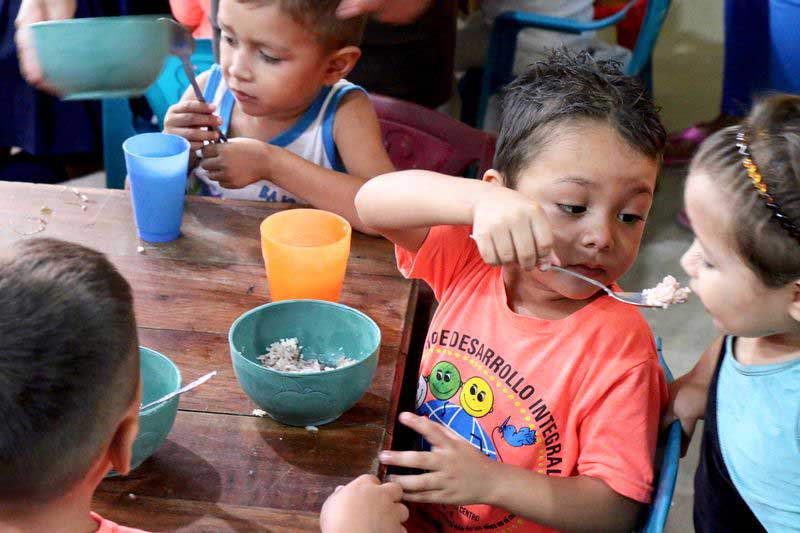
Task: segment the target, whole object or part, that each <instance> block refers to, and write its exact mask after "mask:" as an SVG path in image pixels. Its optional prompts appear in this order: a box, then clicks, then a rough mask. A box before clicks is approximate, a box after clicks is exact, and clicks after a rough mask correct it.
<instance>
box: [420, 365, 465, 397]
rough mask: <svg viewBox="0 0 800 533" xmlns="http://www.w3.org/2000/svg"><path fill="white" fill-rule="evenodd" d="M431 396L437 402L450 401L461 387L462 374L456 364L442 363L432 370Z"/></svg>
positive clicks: (430, 377) (429, 378)
mask: <svg viewBox="0 0 800 533" xmlns="http://www.w3.org/2000/svg"><path fill="white" fill-rule="evenodd" d="M428 382H429V383H430V389H431V394H433V397H434V398H436V399H437V400H449V399H450V398H452V397H453V396H455V394H456V392H458V388H459V387H460V386H461V374H460V373H459V372H458V368H456V367H455V365H454V364H452V363H448V362H447V361H440V362H438V363H436V365H434V367H433V368H431V373H430V375H429V376H428Z"/></svg>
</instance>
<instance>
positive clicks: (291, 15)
mask: <svg viewBox="0 0 800 533" xmlns="http://www.w3.org/2000/svg"><path fill="white" fill-rule="evenodd" d="M338 5H339V2H338V0H322V1H320V0H314V1H312V0H222V1H221V2H220V4H219V12H218V14H217V22H218V24H219V27H220V29H221V31H222V35H221V41H220V63H219V64H218V65H214V66H213V67H212V68H211V69H210V70H209V71H208V72H205V73H203V74H201V75H200V76H199V78H198V82H199V84H200V86H201V87H203V90H204V93H205V99H206V100H207V101H208V102H209V103H208V104H202V103H200V102H198V101H197V100H196V98H195V96H194V92H193V91H192V90H191V88H189V89H187V91H186V93H185V94H184V95H183V97H182V98H181V101H180V102H178V103H177V104H175V105H174V106H172V107H170V109H169V111H168V112H167V115H166V117H165V119H164V131H165V132H167V133H174V134H176V135H180V136H182V137H185V138H186V139H187V140H189V141H190V143H191V145H192V150H197V155H195V154H194V153H193V154H192V156H191V161H190V168H193V171H192V174H193V177H194V178H196V180H195V183H196V184H197V185H198V188H199V190H200V191H202V192H203V194H206V195H210V196H216V197H222V198H238V199H249V200H266V201H273V202H290V203H304V204H311V205H313V206H315V207H318V208H320V209H327V210H329V211H333V212H335V213H337V214H339V215H341V216H343V217H344V218H346V219H347V220H348V221H350V223H351V224H352V225H353V227H354V228H355V229H358V230H365V229H366V228H365V227H364V225H363V224H362V223H361V221H360V220H359V218H358V215H357V214H356V211H355V206H354V205H353V199H354V198H355V195H356V192H357V191H358V189H359V187H361V185H362V184H363V183H364V182H365V181H366V180H368V179H369V178H372V177H373V176H376V175H378V174H382V173H385V172H390V171H392V170H394V167H393V166H392V163H391V161H390V160H389V156H388V154H387V153H386V149H385V148H384V146H383V140H382V137H381V131H380V127H379V125H378V119H377V117H376V115H375V111H374V109H373V108H372V104H371V103H370V101H369V98H368V97H367V94H366V92H365V91H364V90H363V89H362V88H361V87H359V86H357V85H354V84H352V83H350V82H348V81H347V80H345V79H344V78H345V76H347V74H348V73H350V71H351V70H352V69H353V67H354V66H355V64H356V61H357V60H358V58H359V57H360V55H361V50H360V49H359V47H358V45H359V43H360V41H361V35H362V32H363V29H364V22H365V19H364V17H355V18H351V19H347V20H341V19H338V18H336V16H335V12H336V8H337V6H338ZM218 129H219V130H222V132H223V133H224V134H225V135H226V136H227V137H228V138H229V139H230V142H225V143H219V142H213V141H218V140H219V135H218ZM209 143H211V144H209ZM198 156H200V157H198Z"/></svg>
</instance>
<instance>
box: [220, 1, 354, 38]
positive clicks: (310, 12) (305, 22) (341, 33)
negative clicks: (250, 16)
mask: <svg viewBox="0 0 800 533" xmlns="http://www.w3.org/2000/svg"><path fill="white" fill-rule="evenodd" d="M236 1H237V2H241V3H244V4H257V5H271V4H274V3H277V4H278V6H279V7H280V8H281V9H282V10H283V11H284V12H285V13H286V14H287V15H289V16H290V17H292V20H294V21H295V22H297V23H298V24H300V25H301V26H304V27H306V28H308V29H309V30H310V31H312V32H314V35H315V36H316V37H317V40H318V41H319V43H320V44H321V45H322V46H324V47H325V48H328V49H331V50H335V49H337V48H341V47H343V46H349V45H352V46H359V45H360V44H361V38H362V37H363V36H364V26H365V25H366V22H367V17H366V16H358V17H351V18H348V19H344V20H343V19H340V18H338V17H337V16H336V8H337V7H339V3H340V2H341V0H236Z"/></svg>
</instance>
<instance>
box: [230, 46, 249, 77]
mask: <svg viewBox="0 0 800 533" xmlns="http://www.w3.org/2000/svg"><path fill="white" fill-rule="evenodd" d="M249 72H250V71H249V68H248V66H247V59H246V58H245V55H244V54H243V53H241V52H239V51H238V50H237V51H235V52H234V53H233V57H232V58H231V66H230V73H231V75H233V76H234V77H236V78H240V79H248V77H249Z"/></svg>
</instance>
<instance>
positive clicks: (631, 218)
mask: <svg viewBox="0 0 800 533" xmlns="http://www.w3.org/2000/svg"><path fill="white" fill-rule="evenodd" d="M617 219H619V221H620V222H624V223H625V224H633V223H634V222H639V221H640V220H644V219H643V218H642V217H640V216H639V215H634V214H633V213H620V214H619V215H617Z"/></svg>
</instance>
